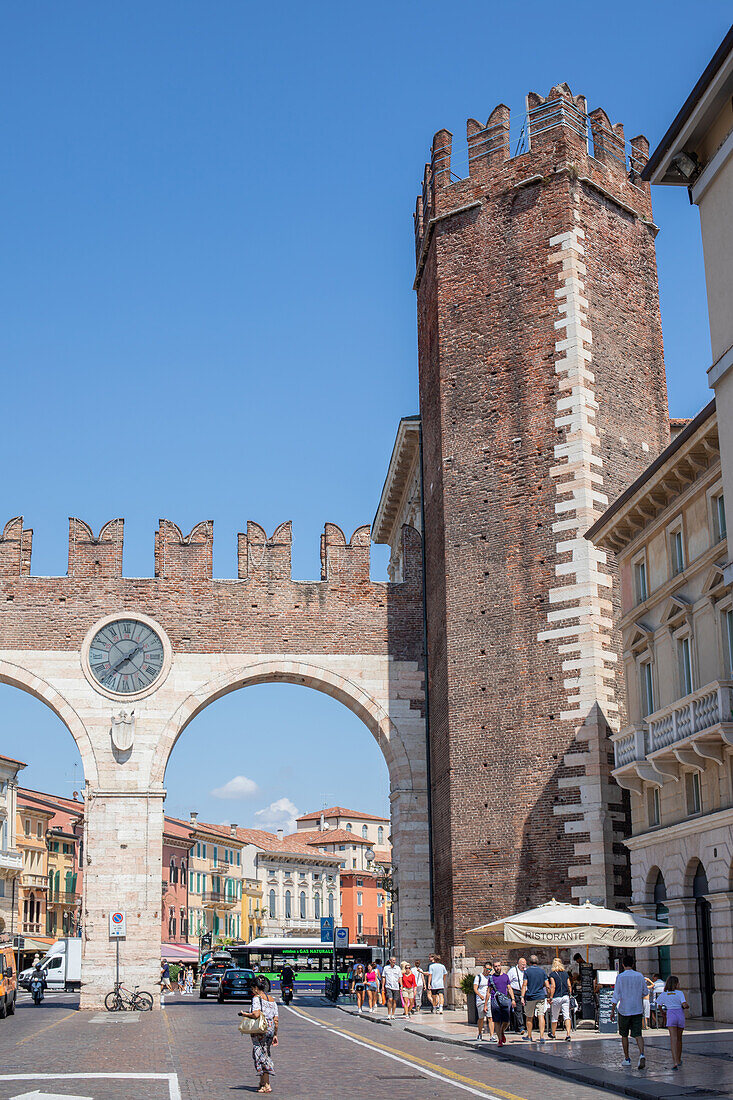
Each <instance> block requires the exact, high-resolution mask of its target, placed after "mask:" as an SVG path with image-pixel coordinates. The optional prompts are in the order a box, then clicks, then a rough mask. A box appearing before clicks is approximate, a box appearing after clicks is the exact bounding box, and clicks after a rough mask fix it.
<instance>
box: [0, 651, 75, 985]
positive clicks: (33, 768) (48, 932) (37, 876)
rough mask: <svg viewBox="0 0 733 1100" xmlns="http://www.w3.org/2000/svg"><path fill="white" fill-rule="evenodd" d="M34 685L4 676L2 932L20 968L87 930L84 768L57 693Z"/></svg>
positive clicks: (0, 707) (0, 705)
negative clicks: (15, 948)
mask: <svg viewBox="0 0 733 1100" xmlns="http://www.w3.org/2000/svg"><path fill="white" fill-rule="evenodd" d="M8 681H10V682H8ZM34 687H35V689H36V690H33V691H31V690H30V689H29V688H26V687H24V686H23V685H22V684H21V683H18V682H16V681H14V680H13V679H12V678H10V677H5V676H4V675H3V674H2V670H0V723H1V728H2V734H0V851H2V854H3V859H2V861H0V934H4V935H8V936H10V937H12V938H13V941H14V943H16V945H17V944H18V943H20V945H21V947H20V965H21V967H23V966H25V965H28V964H30V962H31V961H32V959H33V958H34V957H35V956H36V955H44V954H45V953H46V950H47V949H48V947H50V946H51V944H53V942H54V941H55V940H56V939H59V938H62V937H68V936H72V937H78V936H80V935H81V931H82V886H83V851H84V765H83V762H82V757H81V753H80V751H79V746H78V744H77V742H76V740H75V738H74V737H73V736H72V735H71V734H70V730H69V727H68V725H67V724H66V723H65V722H64V721H63V720H62V719H61V717H60V716H59V713H58V712H57V710H56V708H55V706H54V702H55V700H54V693H53V692H51V691H50V690H49V691H48V697H47V698H44V696H43V694H42V692H44V691H45V690H46V686H45V685H43V684H41V683H40V682H38V681H36V684H35V685H34ZM62 705H63V701H59V706H62ZM17 937H20V941H18V939H17ZM78 978H79V975H76V976H75V978H74V983H75V984H78Z"/></svg>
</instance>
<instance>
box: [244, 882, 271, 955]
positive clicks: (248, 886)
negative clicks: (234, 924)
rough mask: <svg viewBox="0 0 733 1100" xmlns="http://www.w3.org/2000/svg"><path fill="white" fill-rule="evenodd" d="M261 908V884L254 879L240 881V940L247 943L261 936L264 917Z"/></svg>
mask: <svg viewBox="0 0 733 1100" xmlns="http://www.w3.org/2000/svg"><path fill="white" fill-rule="evenodd" d="M265 915H266V914H265V913H264V911H263V908H262V883H261V882H258V881H257V879H256V878H243V879H242V920H241V930H242V939H243V940H244V941H245V942H246V943H249V941H250V940H253V939H255V937H256V936H261V935H262V921H263V919H264V917H265Z"/></svg>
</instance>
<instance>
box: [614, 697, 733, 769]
mask: <svg viewBox="0 0 733 1100" xmlns="http://www.w3.org/2000/svg"><path fill="white" fill-rule="evenodd" d="M726 724H733V681H730V680H714V681H713V682H712V683H710V684H706V685H705V687H702V688H699V689H698V690H697V691H693V692H692V693H691V694H690V695H686V696H684V698H682V699H677V700H676V701H675V702H674V703H672V704H670V705H669V706H666V707H662V708H660V709H659V710H657V711H654V713H653V714H650V715H649V717H648V718H647V719H646V723H645V727H641V728H639V727H636V726H627V727H626V729H623V730H621V732H620V733H617V734H616V735H615V736H614V737H613V749H614V762H615V763H614V766H615V768H626V767H628V766H629V764H634V763H636V762H637V761H643V760H645V759H646V757H647V756H649V755H651V754H652V753H655V752H659V751H660V750H662V749H668V748H670V747H672V746H674V745H677V744H679V742H681V741H685V740H686V739H687V738H688V737H694V735H695V734H705V733H708V732H710V731H712V730H714V729H715V728H716V727H718V726H722V725H726ZM728 736H729V737H731V738H733V731H731V733H729V734H728ZM728 743H730V744H733V739H731V740H730V741H729V742H728Z"/></svg>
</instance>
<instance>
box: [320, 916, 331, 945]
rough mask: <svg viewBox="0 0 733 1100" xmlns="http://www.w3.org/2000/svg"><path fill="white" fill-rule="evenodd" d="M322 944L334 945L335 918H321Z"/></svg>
mask: <svg viewBox="0 0 733 1100" xmlns="http://www.w3.org/2000/svg"><path fill="white" fill-rule="evenodd" d="M321 943H333V917H321Z"/></svg>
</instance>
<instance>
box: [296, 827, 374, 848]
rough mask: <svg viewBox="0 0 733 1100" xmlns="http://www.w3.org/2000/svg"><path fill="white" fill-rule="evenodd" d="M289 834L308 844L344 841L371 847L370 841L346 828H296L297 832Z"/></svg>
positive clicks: (341, 842)
mask: <svg viewBox="0 0 733 1100" xmlns="http://www.w3.org/2000/svg"><path fill="white" fill-rule="evenodd" d="M291 835H292V836H299V837H302V838H303V839H304V840H305V841H306V843H308V844H335V843H337V844H343V842H344V841H346V842H347V843H349V844H363V845H364V846H365V847H366V848H370V847H371V841H369V840H365V838H364V837H363V836H357V835H356V834H355V833H350V832H348V830H346V829H298V831H297V833H292V834H291Z"/></svg>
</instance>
